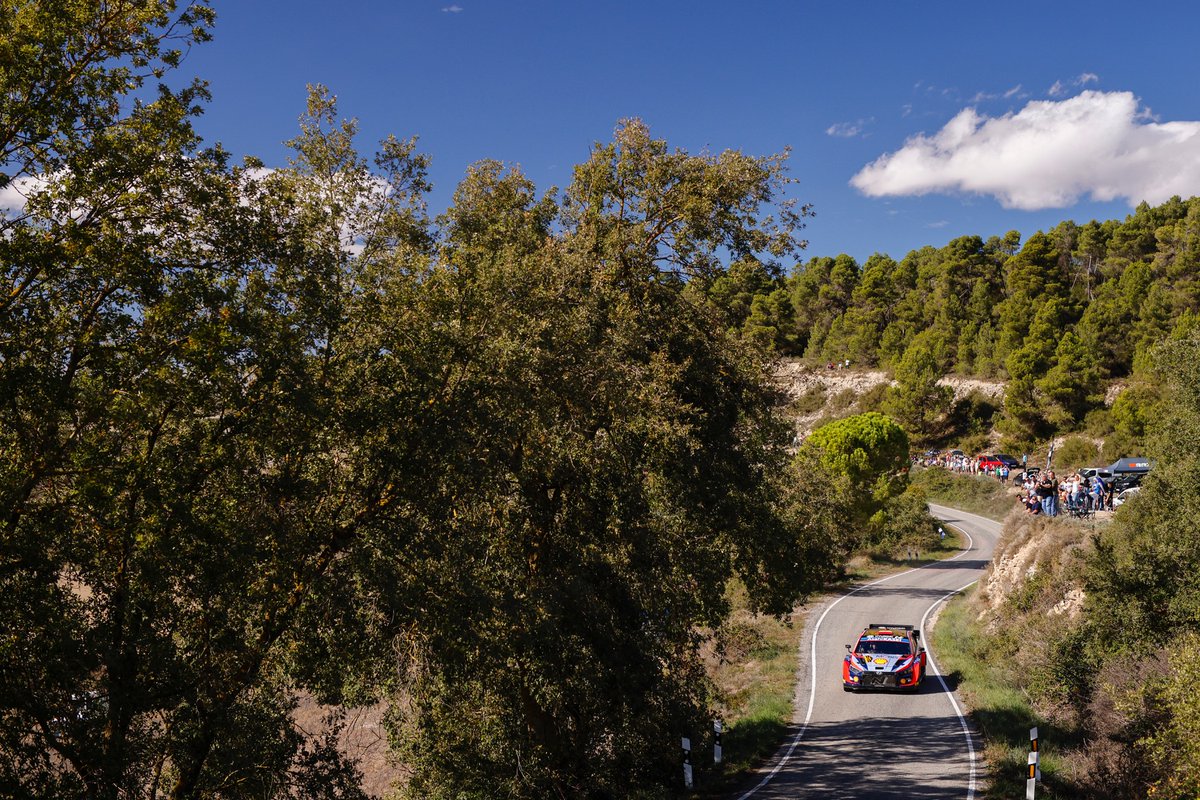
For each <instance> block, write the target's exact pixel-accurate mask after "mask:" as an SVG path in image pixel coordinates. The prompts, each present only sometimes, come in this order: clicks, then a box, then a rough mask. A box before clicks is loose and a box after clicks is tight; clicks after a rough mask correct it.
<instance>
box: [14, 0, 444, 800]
mask: <svg viewBox="0 0 1200 800" xmlns="http://www.w3.org/2000/svg"><path fill="white" fill-rule="evenodd" d="M72 8H73V9H74V8H75V7H72ZM80 8H82V7H80ZM169 8H170V6H169V5H167V4H163V5H162V6H154V5H144V6H143V5H137V6H129V7H120V8H112V9H109V11H110V12H111V14H112V16H109V17H103V18H95V19H89V20H87V24H89V25H94V26H95V27H94V28H93V29H91V30H93V32H94V35H95V40H96V41H103V40H104V39H105V37H106V36H109V35H113V34H115V33H118V32H119V33H120V35H122V36H123V35H126V34H127V35H129V36H130V37H132V39H133V40H134V41H142V40H143V39H145V40H146V41H154V42H160V43H161V42H162V41H163V38H162V37H163V36H164V35H165V36H170V35H171V34H170V30H171V29H172V26H177V25H183V24H192V23H195V24H202V22H203V20H204V19H205V18H206V17H207V14H206V12H205V13H202V12H203V9H199V10H197V9H191V10H189V11H187V12H185V13H184V14H181V15H176V16H175V17H173V21H169V20H168V18H167V17H168V14H169ZM150 9H153V13H149V11H148V10H150ZM22 11H23V12H28V13H29V14H30V16H31V18H36V19H41V18H39V17H37V15H38V14H40V13H47V7H46V6H43V5H40V4H38V5H25V6H23V7H22ZM147 14H148V16H147ZM5 19H6V21H10V22H11V19H10V18H8V17H6V18H5ZM18 19H20V20H24V18H23V17H18ZM42 21H45V20H42ZM77 21H78V20H75V19H74V18H72V19H71V21H69V22H67V23H64V24H67V25H69V24H74V22H77ZM156 26H165V29H164V28H163V27H156ZM69 33H70V36H74V35H75V32H74V31H69ZM202 33H203V28H200V29H199V30H198V32H197V33H196V34H194V35H195V38H200V34H202ZM40 35H45V33H44V32H43V33H42V34H40ZM80 35H81V36H82V34H80ZM51 38H52V37H51ZM68 38H70V37H68ZM86 41H90V40H88V39H87V38H86V37H83V40H82V42H83V43H81V44H80V45H79V46H80V47H84V44H85V43H86ZM73 48H74V45H71V46H70V47H67V48H65V49H64V50H61V51H54V52H55V53H57V55H58V56H60V57H62V58H66V59H68V60H70V59H74V58H75V57H76V50H74V49H73ZM84 50H85V51H87V52H89V53H90V52H91V51H90V50H87V48H86V47H84ZM153 56H154V53H152V52H151V51H149V50H142V51H134V50H128V49H126V50H120V51H119V52H114V53H108V54H107V55H106V56H105V58H108V59H111V60H110V61H108V62H107V63H105V64H98V65H96V70H97V71H93V73H89V74H91V75H92V77H91V78H89V79H88V80H85V81H84V82H83V84H82V85H80V86H63V87H60V89H61V91H64V92H75V93H76V95H77V96H76V98H75V99H74V102H77V103H83V104H84V105H86V104H87V103H89V102H93V101H94V102H100V104H101V105H102V106H104V107H105V108H107V107H109V106H110V105H114V104H115V105H116V106H119V105H121V104H120V102H119V98H120V97H121V93H122V92H124V91H129V90H131V89H133V88H135V87H136V85H137V83H136V82H131V81H130V79H129V78H128V74H127V70H128V69H129V67H130V65H131V64H132V65H133V66H138V65H144V66H146V68H147V69H148V70H149V71H154V70H157V69H159V68H165V67H167V66H170V64H171V63H172V62H173V61H174V60H175V57H174V56H171V55H163V54H159V58H160V60H159V61H158V62H149V59H152V58H153ZM105 70H108V72H106V71H105ZM85 71H86V70H85ZM106 76H107V77H106ZM88 92H106V93H107V97H106V99H105V102H101V100H100V99H98V98H94V97H92V98H90V99H89V97H90V96H89V95H87V93H88ZM34 95H35V96H36V97H38V98H40V97H41V93H40V92H35V93H34ZM5 96H6V97H8V98H12V97H14V94H13V93H10V92H6V93H5ZM183 98H184V96H183V95H178V94H172V93H171V92H169V91H168V90H166V89H163V90H161V91H160V94H159V96H158V98H157V99H156V100H155V101H154V102H152V103H147V104H136V103H135V104H133V105H132V109H131V110H130V112H129V114H128V115H127V116H125V117H112V118H109V119H104V120H102V121H103V123H104V124H103V125H97V126H95V127H89V126H88V125H83V126H82V132H80V131H79V130H64V129H62V128H61V127H60V126H62V125H66V124H68V123H67V122H66V121H64V120H65V119H66V118H64V117H61V116H59V117H53V116H52V117H48V118H42V117H39V116H38V114H37V113H36V112H35V111H29V113H28V114H27V115H26V116H25V117H21V115H20V114H17V113H16V110H14V109H13V108H12V107H11V106H10V107H9V108H8V109H7V110H6V114H12V116H7V117H6V120H12V119H25V120H27V121H26V122H24V123H22V124H24V125H26V127H25V128H23V129H21V135H22V136H23V137H24V138H23V139H22V141H23V142H24V143H25V145H26V146H27V147H28V148H29V150H30V152H31V153H32V154H31V155H29V156H28V157H26V158H25V159H24V161H23V162H22V163H23V164H25V165H33V166H34V167H38V168H40V167H43V166H46V165H49V164H51V163H54V162H53V159H57V158H60V157H61V158H62V161H61V162H60V163H61V164H62V165H63V167H64V168H63V169H61V170H60V171H58V172H56V173H54V174H53V175H46V176H43V178H44V179H45V181H46V188H45V189H44V190H43V191H41V192H39V193H38V194H36V195H35V196H34V197H33V198H31V201H30V203H29V205H28V207H27V209H26V211H25V213H24V214H23V215H22V216H20V217H18V218H15V219H12V220H10V221H9V222H8V223H7V224H8V229H7V232H6V233H7V235H6V236H5V237H3V238H2V240H0V265H2V266H3V269H4V273H5V278H6V281H7V285H10V286H12V287H13V291H11V292H10V293H9V294H7V296H6V298H5V300H4V304H3V307H2V308H0V348H2V350H0V384H2V386H3V389H2V391H0V397H2V398H3V404H2V406H0V452H3V459H0V464H2V465H3V466H2V468H0V493H2V495H3V503H2V505H3V508H4V509H5V514H4V518H3V523H2V524H3V538H2V542H3V565H4V567H3V570H2V572H0V583H2V589H3V591H2V592H0V595H2V599H0V603H2V604H3V607H2V609H0V613H2V614H3V616H4V619H5V629H4V633H5V635H4V642H5V644H4V646H3V648H0V675H2V676H3V680H2V683H0V695H2V697H3V699H2V701H0V707H2V708H3V709H4V711H3V723H4V724H3V725H2V726H0V750H2V751H3V757H0V763H2V764H3V766H0V771H2V773H0V774H2V780H3V783H4V785H5V786H6V787H10V788H11V789H12V792H13V793H15V794H17V795H21V796H38V797H52V796H64V797H77V796H90V797H98V798H104V797H125V796H130V797H132V796H138V797H142V796H149V797H156V796H167V797H181V798H182V797H195V796H231V795H243V794H245V793H251V794H256V795H262V796H277V795H286V794H289V793H291V792H292V791H293V789H295V788H296V787H299V786H302V785H303V786H305V787H307V791H311V792H312V793H313V795H314V796H321V795H322V794H323V795H325V796H329V795H332V794H333V793H335V792H342V793H343V794H342V796H353V795H354V794H355V791H352V787H353V786H354V782H353V768H352V765H349V764H344V763H340V762H339V761H338V759H337V758H336V757H335V755H334V753H333V751H332V750H331V749H329V748H328V747H325V746H323V745H322V744H321V743H319V742H318V743H314V742H305V741H304V737H303V736H301V735H300V733H299V732H298V731H297V730H296V729H295V727H294V725H293V723H292V721H291V719H290V716H289V712H290V710H291V708H292V706H293V705H294V703H295V698H294V694H293V689H294V688H295V686H296V683H295V682H294V681H293V680H291V679H289V678H288V677H287V676H286V668H287V662H288V656H289V653H291V651H292V648H293V647H295V646H296V645H297V636H296V632H297V625H298V621H299V619H300V618H302V617H303V616H305V615H306V614H310V613H314V611H315V609H317V608H318V607H325V608H328V605H327V602H328V600H329V598H330V596H332V595H334V594H336V591H335V580H334V578H335V575H336V574H337V573H338V572H339V571H340V570H342V569H343V566H344V563H345V562H346V561H347V560H350V559H352V557H353V556H354V554H356V552H357V548H358V547H359V546H360V545H361V543H362V542H363V541H364V540H365V539H369V538H371V536H372V535H373V534H371V533H369V532H370V531H374V532H376V533H377V532H378V530H379V529H378V527H377V526H378V525H379V524H380V521H381V519H382V518H383V517H385V516H386V514H387V512H388V510H389V508H390V503H391V502H392V499H391V497H392V494H391V493H390V491H389V489H388V487H389V486H390V485H393V484H395V483H399V481H398V480H397V479H396V478H395V474H396V473H395V467H396V466H397V465H396V462H395V461H381V460H378V459H376V458H375V456H376V455H377V453H375V452H373V451H372V448H371V447H367V446H364V445H365V444H367V442H364V439H363V437H362V435H361V434H362V430H361V428H360V427H359V418H358V416H357V413H356V412H358V411H361V410H362V409H364V408H367V407H370V405H371V404H372V402H373V401H374V400H375V399H377V397H378V392H377V390H378V389H379V388H380V387H378V386H370V387H368V386H362V385H354V384H353V383H352V382H348V377H349V376H348V373H347V371H346V366H347V365H346V362H345V361H344V360H343V359H342V357H341V354H342V344H343V343H344V342H345V337H346V336H347V334H348V332H349V331H351V330H352V329H353V325H352V324H349V320H350V319H351V318H352V316H353V304H354V303H353V299H354V298H355V297H356V296H358V295H360V294H362V293H363V291H364V289H365V284H364V280H365V278H366V275H367V273H366V271H365V270H364V269H363V267H364V266H365V265H366V264H367V262H368V259H367V258H366V257H357V256H354V255H353V252H354V250H353V249H352V248H351V247H350V245H351V244H353V243H358V244H359V245H361V246H362V247H363V248H364V249H363V253H371V252H375V251H376V246H377V245H378V244H379V241H380V240H381V239H387V240H389V241H390V242H391V243H392V244H393V245H395V244H396V243H398V242H399V240H400V239H404V240H405V241H407V242H408V243H409V244H410V245H419V243H420V237H414V236H413V231H416V230H419V229H420V228H421V227H422V222H421V219H420V214H419V199H418V198H419V195H420V192H421V191H422V190H423V187H424V184H423V180H422V178H421V176H422V174H423V170H424V165H423V160H422V159H420V158H419V157H417V156H415V155H414V154H413V153H412V152H411V148H410V147H408V146H406V145H401V144H398V143H391V144H388V145H385V149H384V153H383V155H382V157H381V164H384V165H387V166H388V167H389V168H391V172H389V173H386V174H384V175H381V176H379V179H378V180H376V178H375V177H369V176H368V175H367V173H366V168H365V166H364V165H363V164H362V163H361V162H360V161H359V160H358V158H357V156H356V155H355V154H354V153H353V152H352V150H351V149H350V147H349V140H350V138H351V137H352V134H353V126H341V127H338V126H336V125H334V124H333V120H334V116H333V108H332V102H331V100H330V99H329V98H328V97H326V96H324V95H321V94H320V93H315V94H314V95H313V98H312V100H311V104H310V115H309V117H307V118H306V121H305V123H304V127H303V130H302V134H301V136H300V137H299V138H298V139H297V140H296V142H295V146H296V149H297V157H296V161H295V163H294V165H293V166H292V167H291V168H289V169H287V170H282V171H279V172H277V173H276V174H274V175H272V176H270V177H268V178H265V179H262V180H259V179H256V178H255V175H256V174H257V172H256V171H254V170H240V169H238V170H230V169H229V168H228V167H227V165H226V164H225V158H224V155H223V154H222V153H220V152H219V151H201V150H199V149H198V146H199V143H198V140H197V139H196V137H195V135H194V134H193V133H192V131H191V128H190V125H189V117H190V115H191V114H193V113H195V112H194V111H193V110H192V109H191V108H190V107H188V106H186V105H183V104H182V99H183ZM31 102H32V101H31ZM68 105H70V104H68ZM71 107H72V108H73V107H74V106H71ZM17 110H19V109H17ZM56 113H58V112H56ZM79 113H81V114H84V112H79ZM84 116H86V114H84ZM29 120H32V121H29ZM86 121H87V122H89V123H90V122H94V121H95V120H92V119H90V118H89V119H87V120H86ZM42 124H45V125H51V126H54V127H53V130H52V131H51V132H49V133H46V137H48V138H46V139H45V140H44V142H43V144H45V145H46V146H47V147H48V148H50V150H49V151H44V150H42V149H41V148H40V147H37V146H34V145H31V144H30V142H31V141H34V137H35V136H37V135H40V134H41V131H40V129H38V128H37V126H38V125H42ZM77 127H78V126H77ZM19 138H20V137H19ZM47 152H51V153H52V154H53V155H47ZM14 158H15V159H17V160H19V159H20V158H21V156H20V155H19V154H18V155H17V156H14ZM10 163H13V162H11V161H10ZM384 187H387V188H388V189H390V191H387V190H385V188H384ZM64 209H83V211H82V212H81V213H76V214H64V213H62V212H63V210H64ZM347 237H348V238H347ZM368 442H369V440H368ZM427 452H428V451H427ZM296 658H298V659H299V660H303V658H302V657H301V656H296Z"/></svg>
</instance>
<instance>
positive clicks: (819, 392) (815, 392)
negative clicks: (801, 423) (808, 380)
mask: <svg viewBox="0 0 1200 800" xmlns="http://www.w3.org/2000/svg"><path fill="white" fill-rule="evenodd" d="M826 397H827V393H826V391H825V386H824V385H823V384H820V383H818V384H816V385H814V386H811V387H809V389H808V391H806V392H805V393H804V394H802V395H800V396H799V397H797V398H796V399H795V400H793V401H792V405H791V411H792V413H794V414H795V415H796V416H801V417H803V416H808V415H809V414H815V413H817V412H818V411H820V410H821V409H822V408H824V407H825V400H826Z"/></svg>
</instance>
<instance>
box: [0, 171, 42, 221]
mask: <svg viewBox="0 0 1200 800" xmlns="http://www.w3.org/2000/svg"><path fill="white" fill-rule="evenodd" d="M48 183H49V181H48V180H47V179H46V178H45V177H44V176H41V175H37V176H29V177H21V178H17V179H16V180H14V181H12V182H11V183H9V184H8V185H7V186H5V187H4V188H3V189H0V216H8V215H10V214H21V213H22V212H24V211H25V205H26V203H27V202H28V201H29V198H30V196H31V195H33V194H34V193H35V192H39V191H41V190H42V189H44V188H46V184H48Z"/></svg>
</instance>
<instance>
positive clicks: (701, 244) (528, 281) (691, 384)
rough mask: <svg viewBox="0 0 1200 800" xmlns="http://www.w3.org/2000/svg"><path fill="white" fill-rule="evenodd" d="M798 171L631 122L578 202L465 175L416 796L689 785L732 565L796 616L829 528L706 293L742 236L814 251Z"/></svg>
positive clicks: (415, 663)
mask: <svg viewBox="0 0 1200 800" xmlns="http://www.w3.org/2000/svg"><path fill="white" fill-rule="evenodd" d="M782 167H783V164H782V161H781V160H777V159H758V158H751V157H748V156H742V155H740V154H735V153H724V154H721V155H719V156H691V155H688V154H685V153H682V152H680V151H670V150H669V149H668V148H667V147H666V145H665V144H664V143H663V142H661V141H658V140H655V139H653V138H651V137H650V135H649V131H648V129H647V128H646V127H645V126H644V125H643V124H641V123H640V122H636V121H630V122H627V123H624V124H622V126H621V127H619V128H618V130H617V132H616V137H615V141H614V142H613V143H611V144H608V145H597V146H596V147H595V148H594V149H593V152H592V155H591V158H590V159H589V160H588V161H587V162H586V163H584V164H582V165H580V166H579V167H578V168H577V169H576V172H575V180H574V181H573V183H572V185H571V186H570V187H568V189H567V191H566V195H565V203H564V205H563V206H562V207H561V208H559V209H557V210H556V211H555V212H554V213H551V211H552V209H551V207H550V206H549V205H547V206H542V205H540V203H539V201H538V200H537V199H536V197H535V196H534V194H533V190H532V187H531V186H530V185H529V183H528V181H527V180H526V179H525V178H523V177H522V176H520V175H519V174H518V173H516V172H511V171H510V172H507V173H505V172H503V171H502V170H499V169H497V168H494V167H492V166H488V167H485V168H477V169H474V170H472V172H471V174H469V175H468V178H467V180H466V181H464V183H463V185H461V186H460V187H459V190H458V192H457V193H456V195H455V204H454V206H453V208H451V209H450V211H449V212H448V213H447V215H446V217H445V219H444V220H443V229H444V231H445V236H446V241H445V245H444V247H443V249H442V251H441V252H440V253H439V254H438V257H437V259H436V261H435V263H434V265H433V267H432V271H431V273H430V276H429V278H428V280H427V283H428V284H429V286H430V289H431V290H433V291H436V292H437V293H438V294H442V295H444V297H445V299H444V300H439V301H438V302H439V303H441V302H444V303H445V305H446V306H447V307H448V308H453V309H456V313H455V315H454V316H453V320H454V324H453V326H449V327H448V328H447V330H446V333H447V335H448V336H450V337H451V338H452V340H453V341H454V342H455V344H454V346H453V350H454V352H455V353H456V357H455V359H454V361H453V364H454V365H455V366H454V368H453V375H454V377H453V380H452V381H450V382H449V383H448V388H450V387H452V391H449V392H448V393H447V395H446V396H445V397H442V398H439V400H438V404H439V405H445V407H446V409H447V413H448V414H450V415H451V418H452V419H454V420H455V421H456V422H455V425H454V428H453V430H454V434H453V436H452V437H451V438H450V439H449V440H448V444H447V445H446V446H445V447H444V448H443V456H444V459H445V461H446V464H447V466H446V467H445V468H444V469H445V471H444V473H443V475H444V476H443V477H440V478H439V479H438V481H437V486H438V487H439V492H440V494H441V495H442V497H441V500H440V502H439V503H438V504H437V505H434V506H430V504H429V502H428V501H422V502H419V503H416V504H415V505H416V507H417V508H421V509H424V508H429V509H430V510H429V511H427V512H425V513H426V514H427V515H428V517H429V518H430V519H431V520H437V527H436V528H434V529H433V530H431V531H430V533H429V545H428V546H429V547H430V548H433V547H435V546H437V547H439V548H441V550H442V551H443V554H441V555H439V556H438V563H439V564H440V566H439V567H436V568H431V570H430V575H429V578H428V585H427V588H426V590H425V591H424V592H423V593H422V594H421V600H420V604H419V608H420V609H421V612H420V621H419V623H418V624H417V625H416V626H415V627H414V630H413V631H412V633H411V634H410V635H408V636H406V637H405V642H406V645H407V646H408V647H409V648H410V649H409V650H408V651H407V652H408V653H409V656H408V658H407V659H406V662H405V663H406V664H408V665H410V667H409V669H408V670H407V672H406V674H405V675H404V676H403V679H402V685H403V688H404V692H403V693H404V697H405V698H406V703H407V708H408V711H407V712H406V713H403V714H397V715H396V717H395V720H394V730H395V734H396V737H397V740H398V741H399V742H400V744H401V748H402V753H403V754H404V758H405V762H406V763H407V764H408V765H409V766H410V767H411V768H412V770H413V776H412V779H411V783H410V785H409V789H408V791H409V792H410V793H411V794H413V795H415V796H422V797H461V796H480V795H499V796H508V797H546V796H582V795H587V794H611V795H616V794H624V793H627V792H628V787H629V786H630V785H634V786H640V787H644V791H645V793H646V794H648V795H653V796H658V795H661V794H663V793H665V792H666V787H668V786H669V785H670V784H671V783H673V782H674V779H675V766H676V765H675V761H676V759H675V755H676V752H675V750H674V749H673V747H672V746H671V742H673V741H677V739H678V737H679V736H680V735H683V734H685V733H690V734H694V733H695V732H696V731H697V730H699V729H700V726H702V725H704V724H705V722H704V721H705V720H706V719H707V704H708V700H709V686H708V683H707V681H706V679H705V677H704V671H703V667H702V664H701V662H700V659H699V650H698V648H699V644H700V640H699V638H698V635H697V628H698V626H700V625H714V624H716V623H718V622H719V621H720V620H721V619H722V617H723V615H724V613H725V611H726V606H725V602H726V601H725V594H724V590H725V586H726V582H727V581H728V580H729V579H730V578H731V577H733V576H741V577H742V578H743V580H744V581H745V583H746V585H747V586H748V587H749V588H750V590H751V597H752V599H753V601H754V602H755V604H756V605H757V606H758V607H761V608H764V609H766V610H770V611H776V612H779V611H783V610H786V609H789V608H790V607H791V605H792V603H793V602H794V600H795V599H796V597H797V595H798V594H799V593H801V592H802V591H804V590H805V588H806V587H807V585H808V584H807V583H806V581H807V577H806V576H808V575H809V574H810V573H816V572H817V571H818V569H824V567H823V566H822V565H820V564H817V565H814V567H813V568H810V567H809V566H808V564H807V563H805V562H804V561H803V560H802V559H799V558H798V557H797V554H798V553H805V552H810V553H813V554H814V556H820V553H821V551H820V549H819V548H818V547H817V545H816V544H815V543H818V542H819V541H820V537H818V536H816V535H815V534H814V533H813V532H812V530H811V528H810V527H807V526H809V524H810V523H808V522H804V521H803V518H802V515H801V514H800V513H799V512H796V511H788V510H787V509H791V508H792V506H791V504H790V501H789V500H788V496H787V495H786V493H785V492H784V489H783V487H781V486H780V485H778V483H777V482H776V481H777V479H778V476H782V475H783V474H785V470H784V469H783V466H784V450H783V445H784V444H785V443H786V441H787V438H788V431H787V430H786V429H785V428H784V427H783V426H781V425H779V424H778V422H777V421H776V420H775V418H774V416H773V405H772V404H773V397H774V394H773V392H772V390H771V389H770V386H769V383H768V382H767V381H766V376H765V374H764V373H763V371H762V362H761V361H760V360H759V359H760V354H759V352H758V351H757V350H756V349H755V348H753V347H749V346H747V345H746V343H745V341H744V340H743V339H742V337H740V336H738V335H735V333H736V332H730V331H729V330H728V328H727V326H726V324H725V320H724V319H722V317H721V315H719V314H718V313H715V311H716V309H714V308H712V307H708V306H705V305H703V304H697V303H696V302H695V297H694V295H692V294H691V293H690V292H691V291H692V290H689V284H690V283H691V280H701V281H707V280H711V281H712V282H713V283H714V284H715V283H716V282H717V281H719V280H720V278H721V276H722V270H721V268H720V266H719V264H720V262H719V258H718V256H719V253H720V251H730V252H733V253H735V255H737V256H739V257H742V258H748V257H755V258H770V257H771V251H772V250H773V249H776V250H779V251H780V252H782V251H783V250H784V249H786V247H789V246H791V245H788V244H787V242H785V241H783V240H782V239H780V237H781V236H783V237H786V236H789V235H790V234H789V233H788V232H787V231H786V230H784V229H782V228H774V227H773V225H774V223H771V222H769V221H768V220H767V219H766V218H765V217H764V216H761V215H760V214H759V213H758V211H757V209H758V203H759V202H763V203H765V202H767V201H768V200H769V199H770V198H771V197H773V196H774V193H775V192H777V191H779V190H780V189H781V188H782V187H783V186H784V185H785V184H784V181H783V174H782ZM748 176H749V177H748ZM715 198H716V199H719V202H716V201H715V200H714V199H715ZM732 207H736V208H741V209H742V210H743V211H744V213H742V214H739V215H732V214H729V213H728V210H729V209H730V208H732ZM543 212H545V213H543ZM551 222H552V223H553V224H551ZM557 226H561V229H560V230H561V232H560V233H551V231H552V230H554V228H555V227H557ZM480 238H482V239H483V240H486V241H488V242H489V244H488V246H487V247H486V248H481V249H476V248H474V247H473V246H472V242H473V241H476V240H479V239H480ZM684 275H686V276H688V277H689V279H690V280H689V281H684V280H682V276H684ZM442 487H444V488H442ZM446 512H449V513H446ZM785 512H786V513H785ZM813 516H814V517H819V516H820V515H819V514H814V515H813ZM415 522H416V521H414V523H415ZM464 619H465V620H469V624H467V625H464V624H463V620H464ZM464 720H470V721H471V722H470V724H469V725H464V723H463V721H464ZM514 759H515V760H516V761H517V762H518V763H519V764H520V765H521V767H520V769H519V770H514V769H513V763H514ZM585 787H586V788H585Z"/></svg>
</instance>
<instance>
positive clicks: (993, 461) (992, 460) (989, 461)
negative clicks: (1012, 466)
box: [979, 456, 1004, 469]
mask: <svg viewBox="0 0 1200 800" xmlns="http://www.w3.org/2000/svg"><path fill="white" fill-rule="evenodd" d="M1003 463H1004V462H1003V461H1001V460H1000V459H998V458H996V456H980V457H979V468H980V469H995V468H996V467H999V466H1001V465H1002V464H1003Z"/></svg>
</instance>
